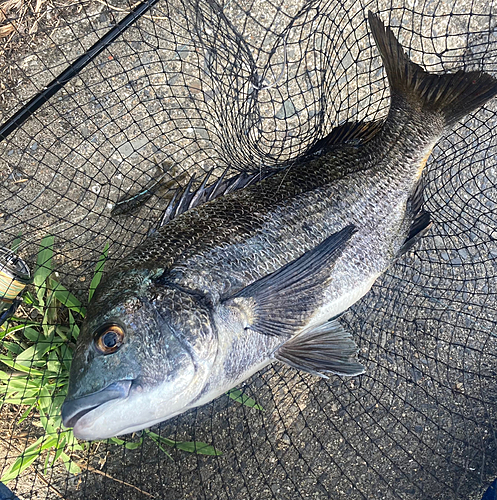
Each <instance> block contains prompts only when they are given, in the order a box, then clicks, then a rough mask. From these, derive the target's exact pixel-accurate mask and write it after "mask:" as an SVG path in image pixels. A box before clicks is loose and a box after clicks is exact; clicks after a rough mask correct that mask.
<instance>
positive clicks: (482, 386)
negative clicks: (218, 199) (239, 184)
mask: <svg viewBox="0 0 497 500" xmlns="http://www.w3.org/2000/svg"><path fill="white" fill-rule="evenodd" d="M133 8H135V5H134V4H131V3H129V4H128V3H126V2H119V1H115V2H112V3H109V2H100V1H89V2H69V1H67V2H65V1H62V2H58V3H54V2H50V1H39V2H36V3H30V2H25V3H24V2H19V3H17V4H14V3H12V2H2V3H0V9H1V12H2V13H3V14H2V15H3V18H2V17H1V16H0V22H1V23H2V24H1V26H0V35H1V36H3V38H1V39H0V44H1V45H0V50H1V53H0V58H1V66H2V74H1V76H0V91H1V94H0V96H1V101H0V105H1V112H2V120H1V121H2V122H5V121H6V120H7V119H8V118H9V117H11V116H12V115H13V114H14V113H15V112H16V111H17V110H19V109H20V108H21V107H22V105H23V104H25V103H26V102H27V101H29V99H31V98H32V97H33V96H34V95H36V94H37V93H38V92H40V91H41V90H42V89H43V88H44V87H45V86H46V85H47V84H48V83H49V82H50V81H52V80H53V79H54V77H56V76H57V75H59V74H60V73H61V72H62V71H64V70H65V69H66V68H67V67H68V65H70V64H71V63H73V62H74V61H76V60H77V58H78V57H79V56H81V55H82V54H84V53H85V52H86V51H87V50H88V49H89V48H90V47H91V46H92V45H93V44H94V43H95V41H96V40H97V39H99V38H100V37H102V36H104V35H105V34H106V33H107V32H109V30H111V29H112V28H113V27H114V26H115V25H116V23H118V22H119V21H120V20H122V19H123V18H125V16H126V15H127V14H128V13H129V12H130V11H131V10H132V9H133ZM368 10H372V11H373V12H377V13H378V14H379V16H380V17H381V19H382V20H383V21H384V22H385V24H386V25H388V26H391V27H392V30H393V32H394V33H395V34H396V35H397V36H398V38H399V41H400V42H401V44H402V45H403V47H404V48H405V49H406V51H407V52H408V53H409V55H410V57H411V59H412V60H414V61H415V62H416V63H418V64H420V65H421V66H422V67H423V68H425V69H426V70H428V71H432V72H439V73H443V72H448V71H455V70H458V69H464V70H482V71H485V72H487V73H489V74H491V75H494V76H496V75H497V31H496V30H497V25H496V23H497V20H496V18H495V14H494V13H493V11H492V5H491V4H488V3H487V2H483V1H473V2H459V1H458V2H428V1H425V2H406V3H405V5H403V6H399V4H398V3H395V4H389V3H387V2H364V3H361V2H355V1H350V2H317V1H316V2H300V3H297V2H294V1H292V2H290V1H288V2H287V1H273V0H272V1H267V2H255V1H252V2H240V1H226V2H224V3H221V2H220V3H216V2H213V1H202V2H200V1H199V2H183V3H182V2H180V1H171V2H166V1H164V0H159V2H158V3H157V4H155V5H154V6H153V7H152V8H151V9H150V10H149V11H148V12H146V13H145V14H144V15H143V16H142V17H141V18H140V19H139V20H137V21H135V22H134V23H133V24H132V25H131V26H130V27H129V28H128V29H127V30H126V31H125V32H124V33H123V34H121V35H120V36H119V37H117V38H116V39H115V40H114V41H113V42H112V43H111V44H110V45H109V46H108V47H107V48H105V50H103V51H102V52H101V53H100V54H98V55H97V56H96V58H95V59H93V60H92V61H91V62H90V63H89V64H88V65H87V66H86V67H85V68H84V69H83V70H82V71H81V72H80V73H79V74H78V75H77V76H76V77H74V78H73V79H71V80H70V81H69V82H68V83H66V85H65V86H64V87H63V88H62V89H61V90H60V91H59V92H58V93H56V94H55V95H54V96H53V97H51V98H50V99H49V100H48V102H46V103H45V104H44V105H43V106H42V107H41V108H40V109H39V110H38V111H36V113H35V114H34V115H33V116H32V117H30V118H29V119H28V120H27V121H26V122H25V123H24V124H22V125H21V126H19V127H18V128H16V129H15V130H14V131H13V132H12V133H11V134H10V135H9V136H8V137H7V138H6V139H5V140H4V141H2V142H1V143H0V179H1V186H0V229H1V234H0V245H1V246H3V247H8V248H13V249H14V250H15V253H16V254H17V255H19V256H20V257H21V258H22V259H23V260H24V262H26V263H27V265H28V267H30V268H31V271H32V274H33V284H32V285H28V287H27V291H26V292H25V294H24V296H23V297H24V302H23V304H21V305H20V306H19V307H18V309H17V311H16V312H15V315H14V316H13V317H12V318H11V319H10V321H9V322H7V323H4V325H3V326H2V327H1V328H0V336H1V337H2V340H1V352H0V356H1V359H0V361H2V363H3V367H2V368H1V369H0V370H1V373H0V382H1V394H2V398H3V402H4V404H3V405H2V408H1V413H0V449H1V452H0V458H1V462H0V463H1V464H2V477H3V480H4V481H10V482H9V483H8V484H9V486H10V487H11V488H12V489H13V490H14V491H15V492H16V494H17V495H18V496H19V497H20V498H38V497H40V496H42V497H44V498H60V497H62V498H71V499H77V498H81V499H84V498H92V499H94V498H95V499H98V498H102V499H109V498H130V499H135V498H136V499H141V498H143V499H145V498H164V499H166V498H167V499H168V500H169V499H174V500H176V499H178V500H179V499H188V498H192V499H198V498H205V499H218V498H219V499H225V498H226V499H227V498H230V499H231V498H236V499H240V500H244V499H259V498H260V499H270V498H274V499H292V500H293V499H301V498H302V499H307V498H327V497H331V498H334V499H341V498H354V499H355V498H357V499H359V498H375V499H376V498H400V499H425V498H426V499H428V498H441V499H445V498H447V499H449V498H450V499H453V498H457V499H478V498H481V495H482V492H483V491H484V490H485V488H486V487H487V486H488V485H489V484H490V483H491V481H492V480H493V479H494V478H495V477H496V475H497V456H496V455H497V438H496V435H495V431H496V424H495V422H496V412H497V399H496V398H497V391H496V381H495V378H496V369H497V359H496V352H497V350H496V348H497V337H496V331H497V329H496V325H497V306H496V294H497V284H496V283H497V228H496V224H495V213H496V209H497V186H496V180H495V179H496V178H497V177H496V175H497V160H496V153H497V136H496V133H495V130H496V125H497V123H496V122H497V107H496V106H497V104H496V102H495V100H492V101H490V102H489V103H487V104H486V105H485V106H484V107H483V108H481V109H479V110H477V111H475V112H473V113H471V114H470V115H469V116H468V117H466V118H464V119H463V120H462V121H460V122H459V123H458V124H457V125H456V126H455V127H454V129H453V130H452V131H451V132H450V133H448V134H447V135H446V136H445V137H444V138H443V139H442V140H441V141H440V142H439V143H438V144H437V146H436V147H435V149H434V151H433V154H432V156H431V157H430V159H429V161H428V164H427V167H426V169H425V172H424V179H425V183H426V187H425V195H424V196H425V200H426V201H425V208H426V210H428V211H429V212H431V214H432V215H431V217H432V220H433V225H432V227H431V229H430V231H429V233H428V234H427V235H425V236H424V237H423V239H422V240H421V242H420V244H419V245H418V246H416V247H414V248H413V249H412V250H411V251H410V252H409V253H408V254H407V255H406V256H405V257H404V258H403V259H401V260H399V261H398V262H397V263H396V264H395V265H394V266H393V267H391V268H390V269H389V270H388V271H387V273H386V274H385V275H383V276H382V277H381V278H380V279H379V280H378V281H377V282H376V284H375V285H374V287H373V289H372V290H371V291H370V292H369V294H368V295H367V296H366V297H365V298H364V299H362V300H361V301H360V302H358V303H357V304H355V305H354V306H353V308H351V310H349V311H348V312H347V313H346V314H345V315H344V316H343V317H342V318H341V320H340V321H341V322H342V325H344V327H346V328H347V330H348V331H349V332H351V333H352V335H353V338H354V340H355V341H356V342H357V344H358V346H359V348H360V353H359V360H360V362H361V363H362V364H364V366H365V367H366V371H365V373H364V374H363V375H361V376H359V377H355V378H340V377H331V378H330V379H329V380H322V379H319V378H317V377H314V376H312V375H308V374H304V373H302V372H299V371H296V370H294V369H292V368H289V367H286V366H283V365H281V364H273V365H271V366H270V367H268V368H266V369H264V370H263V371H262V372H259V373H258V374H256V375H254V376H253V377H252V378H251V379H249V380H248V381H247V383H245V384H243V386H242V387H240V388H239V390H237V391H234V392H232V393H231V394H230V395H226V396H221V397H220V398H218V399H216V400H215V401H213V402H212V403H209V404H208V405H206V406H203V407H200V408H197V409H194V410H192V411H190V412H189V413H186V414H183V415H181V416H179V417H176V418H174V419H172V420H170V421H168V422H166V423H164V424H163V425H162V426H160V428H157V427H156V428H153V429H152V430H151V431H146V432H143V433H142V434H138V435H133V436H126V437H124V438H123V439H118V440H116V439H114V440H109V441H102V442H94V443H91V444H86V443H84V442H79V443H78V442H77V441H76V440H75V439H74V437H73V436H72V434H71V432H70V431H67V430H64V429H63V428H62V427H61V426H60V425H61V424H60V405H61V404H62V400H63V397H64V394H65V392H64V391H65V390H66V389H67V375H68V368H69V361H70V357H71V354H72V350H73V347H74V341H75V337H76V336H77V333H78V326H79V325H80V324H81V320H82V317H83V316H84V314H85V312H86V309H85V307H86V305H87V302H88V298H89V295H91V293H92V291H93V290H94V288H95V286H96V284H97V283H98V282H99V280H100V278H101V275H102V270H103V271H105V270H106V269H108V268H110V267H111V266H112V265H113V263H114V262H116V261H118V260H119V259H120V258H122V257H123V256H124V255H126V254H128V253H129V252H130V251H131V250H132V249H133V248H135V247H136V246H137V245H138V244H139V243H140V242H141V241H143V240H144V239H145V237H146V235H147V234H148V233H150V232H152V231H154V230H155V229H156V227H157V224H158V221H160V218H161V216H162V215H163V213H164V210H165V209H166V207H167V206H168V203H169V201H170V198H171V193H170V191H168V190H169V189H171V188H172V187H174V186H175V185H181V186H185V184H186V182H187V181H188V178H189V176H191V175H192V174H193V173H195V174H197V177H198V176H201V175H202V174H203V173H205V172H208V171H210V170H212V169H213V168H215V170H214V171H213V173H212V180H215V179H216V178H219V177H220V176H221V175H222V173H223V172H224V171H225V170H226V169H229V170H228V172H229V173H230V174H235V173H237V172H240V171H242V172H243V171H246V170H252V171H258V170H259V169H262V168H266V167H272V166H277V165H280V164H282V163H284V162H285V161H287V160H289V159H292V158H295V157H297V156H299V154H302V153H303V152H305V151H306V149H307V148H308V147H309V146H310V145H312V144H313V143H314V142H316V141H317V140H318V139H320V138H322V137H324V136H325V135H326V133H328V132H329V131H330V130H331V129H332V128H333V127H334V126H336V125H338V124H341V123H343V122H344V121H347V120H348V121H357V120H363V119H367V120H374V119H380V118H382V117H384V116H385V115H386V112H387V110H388V105H389V90H388V83H387V81H386V75H385V72H384V70H383V66H382V63H381V59H380V56H379V53H378V50H377V48H376V47H375V44H374V42H373V38H372V36H371V30H370V28H369V25H368V23H367V12H368ZM157 179H160V182H159V184H161V186H159V185H158V184H157V183H156V182H155V181H157ZM137 197H138V200H137ZM126 199H129V200H131V201H130V202H129V203H127V202H126ZM122 200H125V201H124V203H123V202H122ZM133 200H134V201H133ZM136 201H137V202H136ZM117 202H121V203H120V204H119V207H120V209H119V211H120V212H121V214H116V213H115V211H114V214H111V212H112V210H113V208H114V206H115V205H116V203H117ZM121 207H122V208H121ZM127 209H129V210H127ZM103 266H104V267H103ZM89 291H90V293H89Z"/></svg>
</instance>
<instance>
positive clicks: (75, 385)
mask: <svg viewBox="0 0 497 500" xmlns="http://www.w3.org/2000/svg"><path fill="white" fill-rule="evenodd" d="M112 281H113V280H110V281H107V284H106V286H104V288H103V291H102V290H98V289H97V292H99V293H98V294H97V293H95V297H94V300H93V301H92V302H91V303H90V305H89V307H88V313H87V316H86V318H85V320H84V322H83V324H82V327H81V331H80V335H79V337H78V342H77V346H76V350H75V353H74V357H73V361H72V365H71V371H70V377H69V387H68V393H67V397H66V400H65V402H64V404H63V406H62V419H63V423H64V425H65V426H66V427H73V428H74V429H73V431H74V434H75V436H76V437H78V438H80V439H87V440H94V439H105V438H108V437H113V436H117V435H121V434H127V433H130V432H134V431H137V430H140V429H143V428H145V427H149V426H151V425H153V424H156V423H158V422H162V421H164V420H167V419H168V418H171V417H173V416H175V415H177V414H179V413H182V412H183V411H185V410H186V409H188V408H189V407H190V405H191V404H192V402H193V401H194V400H195V398H196V397H197V396H198V395H199V393H200V392H201V391H202V389H203V387H204V385H205V384H206V381H207V379H208V377H209V373H210V370H211V368H212V366H213V363H214V360H215V357H216V353H217V341H216V338H215V329H213V328H212V325H211V324H210V317H211V314H210V312H209V310H208V305H206V304H205V303H204V302H202V301H199V300H198V297H195V296H192V295H190V294H188V293H186V292H184V291H181V290H178V289H174V288H167V287H157V286H155V285H154V284H153V283H151V282H150V281H149V280H147V279H143V280H142V282H141V283H140V286H139V287H136V288H137V290H135V291H131V290H130V289H129V288H130V287H129V283H128V285H127V286H128V288H127V289H125V290H124V291H122V288H121V289H119V286H118V285H119V281H120V280H119V279H117V280H114V283H112ZM121 281H122V280H121Z"/></svg>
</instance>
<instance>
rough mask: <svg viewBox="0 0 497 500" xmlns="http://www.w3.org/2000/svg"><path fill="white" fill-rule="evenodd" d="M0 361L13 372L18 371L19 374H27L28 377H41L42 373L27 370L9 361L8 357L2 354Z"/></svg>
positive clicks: (30, 369)
mask: <svg viewBox="0 0 497 500" xmlns="http://www.w3.org/2000/svg"><path fill="white" fill-rule="evenodd" d="M0 361H1V362H2V363H3V364H5V365H7V366H8V367H10V368H12V369H13V370H18V371H20V372H24V373H29V374H30V375H39V376H42V375H43V372H41V371H39V370H35V369H34V368H29V367H26V366H23V365H21V364H19V363H16V362H15V361H14V360H12V359H10V358H9V357H7V356H5V355H4V354H0Z"/></svg>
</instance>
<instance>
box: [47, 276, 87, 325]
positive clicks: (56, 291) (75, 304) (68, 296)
mask: <svg viewBox="0 0 497 500" xmlns="http://www.w3.org/2000/svg"><path fill="white" fill-rule="evenodd" d="M53 295H54V297H55V298H56V299H57V300H58V301H59V302H60V303H61V304H63V305H65V306H66V307H67V308H68V309H70V310H71V311H74V312H77V313H78V314H80V315H81V316H82V317H83V318H84V317H85V315H86V309H85V308H84V307H83V306H82V305H81V301H80V300H79V299H78V298H76V297H75V296H74V295H73V294H72V293H71V292H70V291H69V290H68V289H67V288H66V287H65V286H64V285H62V284H61V283H59V282H57V281H53Z"/></svg>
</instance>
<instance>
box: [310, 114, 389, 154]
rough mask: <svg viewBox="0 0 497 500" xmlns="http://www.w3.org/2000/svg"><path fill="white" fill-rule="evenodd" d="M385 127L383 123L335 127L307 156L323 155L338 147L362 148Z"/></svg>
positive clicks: (361, 123)
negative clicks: (362, 145) (361, 146)
mask: <svg viewBox="0 0 497 500" xmlns="http://www.w3.org/2000/svg"><path fill="white" fill-rule="evenodd" d="M382 126H383V122H382V121H377V122H345V123H342V125H339V126H338V127H335V128H334V129H333V130H332V131H331V132H330V133H329V134H328V135H327V136H326V137H323V138H322V139H320V140H319V141H317V142H316V143H315V144H313V145H312V146H311V147H310V148H309V149H308V150H307V151H306V153H305V156H310V155H313V156H314V155H322V154H323V153H326V152H327V151H329V150H331V149H333V148H336V147H338V146H343V145H349V146H360V145H361V144H364V143H365V142H367V141H369V140H370V139H372V138H373V137H374V136H375V135H376V134H377V133H378V132H379V131H380V129H381V127H382Z"/></svg>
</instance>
